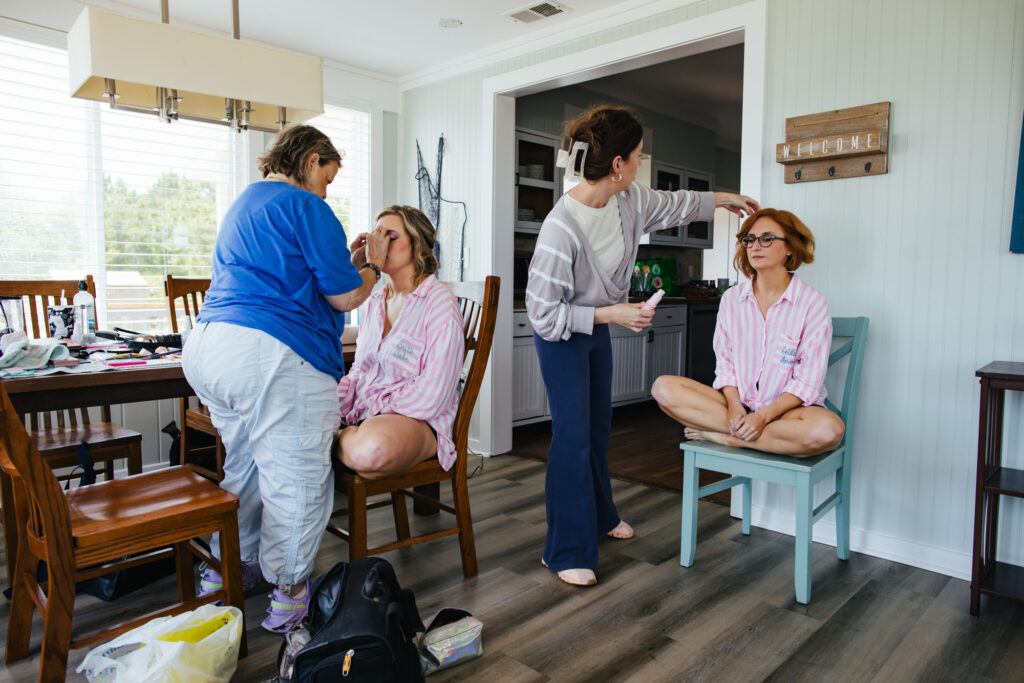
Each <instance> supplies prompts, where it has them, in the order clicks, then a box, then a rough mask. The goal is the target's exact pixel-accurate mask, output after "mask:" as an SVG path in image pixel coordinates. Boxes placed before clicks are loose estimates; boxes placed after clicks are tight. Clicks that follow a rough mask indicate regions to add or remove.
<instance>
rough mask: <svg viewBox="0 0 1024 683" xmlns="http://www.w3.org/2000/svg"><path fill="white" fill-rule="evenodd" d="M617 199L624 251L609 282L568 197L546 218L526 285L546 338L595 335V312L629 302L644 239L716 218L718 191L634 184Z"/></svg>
mask: <svg viewBox="0 0 1024 683" xmlns="http://www.w3.org/2000/svg"><path fill="white" fill-rule="evenodd" d="M618 200H619V216H620V217H621V219H622V236H623V239H624V240H625V252H624V254H623V257H622V262H621V263H620V264H619V265H618V266H617V267H616V269H615V272H614V273H613V274H612V276H611V277H609V276H608V275H607V274H606V273H605V272H604V269H603V268H601V264H600V263H599V262H598V260H597V256H596V254H595V253H594V250H593V249H592V248H591V246H590V243H589V242H588V241H587V238H586V236H584V234H583V232H582V231H581V230H580V228H579V226H578V225H577V224H576V221H575V220H574V219H573V217H572V216H571V215H570V213H569V212H568V210H566V208H565V199H564V198H562V199H559V200H558V202H557V203H556V204H555V206H554V208H553V209H551V212H550V213H549V214H548V215H547V218H545V219H544V224H543V225H542V226H541V228H540V235H539V236H538V237H537V247H536V249H535V250H534V252H533V259H532V260H531V261H530V276H529V280H528V281H527V285H526V312H527V314H528V315H529V317H530V324H531V325H533V329H534V330H535V331H536V332H537V334H538V335H540V336H541V337H542V338H544V339H547V340H548V341H560V340H565V339H568V338H569V337H570V336H571V335H572V334H573V333H574V332H580V333H582V334H592V333H593V330H594V309H595V308H599V307H601V306H610V305H612V304H617V303H621V302H623V301H626V299H627V297H628V294H629V278H630V276H631V275H632V274H633V264H634V263H635V261H636V252H637V247H638V244H639V240H640V235H641V234H643V233H648V232H654V231H655V230H664V229H665V228H671V227H673V226H676V225H684V224H686V223H692V222H693V221H710V220H711V219H712V218H713V217H714V213H715V194H714V192H690V191H688V190H679V191H677V192H667V191H663V190H652V189H650V188H648V187H644V186H642V185H637V184H636V183H633V184H632V185H630V187H629V189H628V190H624V191H622V192H620V193H619V195H618Z"/></svg>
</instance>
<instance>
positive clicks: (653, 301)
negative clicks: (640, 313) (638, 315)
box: [640, 289, 665, 311]
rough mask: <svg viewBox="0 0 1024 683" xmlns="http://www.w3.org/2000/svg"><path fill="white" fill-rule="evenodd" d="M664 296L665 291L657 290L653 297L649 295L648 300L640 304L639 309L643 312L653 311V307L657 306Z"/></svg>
mask: <svg viewBox="0 0 1024 683" xmlns="http://www.w3.org/2000/svg"><path fill="white" fill-rule="evenodd" d="M664 296H665V290H664V289H659V290H658V291H657V292H655V293H654V294H653V295H651V298H650V299H648V300H647V301H645V302H643V303H642V304H640V308H642V309H643V310H645V311H653V310H654V307H655V306H657V305H658V303H659V302H660V301H661V299H662V298H663V297H664Z"/></svg>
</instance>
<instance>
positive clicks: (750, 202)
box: [715, 192, 761, 218]
mask: <svg viewBox="0 0 1024 683" xmlns="http://www.w3.org/2000/svg"><path fill="white" fill-rule="evenodd" d="M715 207H716V208H722V209H725V210H726V211H731V212H732V213H734V214H736V215H737V216H739V217H741V218H743V217H746V216H749V215H751V214H752V213H755V212H757V211H760V210H761V205H760V204H758V203H757V200H756V199H754V198H752V197H748V196H746V195H742V194H732V193H730V192H716V193H715Z"/></svg>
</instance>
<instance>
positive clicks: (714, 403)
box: [651, 375, 846, 457]
mask: <svg viewBox="0 0 1024 683" xmlns="http://www.w3.org/2000/svg"><path fill="white" fill-rule="evenodd" d="M651 393H652V394H653V396H654V399H655V400H656V401H657V402H658V405H659V406H660V407H661V409H662V410H663V411H664V412H665V413H666V414H667V415H668V416H669V417H671V418H672V419H674V420H676V421H677V422H681V423H682V424H683V425H685V426H686V427H687V428H688V429H687V431H686V435H687V438H691V439H707V440H708V441H714V442H715V443H720V444H722V445H725V446H735V447H739V448H756V449H757V450H759V451H765V452H766V453H777V454H779V455H791V456H795V457H808V456H811V455H818V454H820V453H827V452H828V451H830V450H832V449H834V448H835V447H836V446H838V445H839V442H840V441H842V439H843V434H844V432H845V430H846V428H845V426H844V425H843V421H842V420H841V419H839V416H838V415H836V414H835V413H833V412H832V411H831V410H829V409H828V408H824V407H822V406H799V407H797V408H793V409H792V410H789V411H787V412H786V413H784V414H783V415H782V416H781V417H779V418H778V419H777V420H774V421H772V422H769V423H768V424H767V425H765V428H764V431H762V432H761V435H760V436H758V437H757V438H756V439H752V440H750V441H743V440H742V439H740V438H737V437H735V436H733V435H732V430H731V429H730V428H729V421H728V413H727V411H726V402H725V396H723V395H722V392H720V391H718V390H717V389H712V388H711V387H709V386H707V385H706V384H701V383H700V382H697V381H695V380H692V379H689V378H687V377H676V376H674V375H662V376H661V377H659V378H658V379H657V380H655V382H654V386H653V387H652V389H651Z"/></svg>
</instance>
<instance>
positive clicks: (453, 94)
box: [399, 0, 1024, 577]
mask: <svg viewBox="0 0 1024 683" xmlns="http://www.w3.org/2000/svg"><path fill="white" fill-rule="evenodd" d="M739 4H742V3H740V2H697V3H694V4H691V5H687V6H685V7H681V8H677V9H673V10H671V11H669V12H664V13H661V14H655V15H653V16H651V17H649V18H647V19H644V20H642V21H635V22H631V23H629V24H626V25H624V26H621V27H618V28H616V29H614V30H609V31H602V32H599V33H595V34H594V35H592V36H588V37H586V38H583V39H578V40H574V41H571V42H569V43H565V44H560V45H554V46H552V47H550V48H548V49H546V50H541V51H536V52H532V53H529V54H525V55H523V56H521V57H519V58H517V59H514V60H509V61H507V62H502V63H500V64H496V65H492V66H489V67H487V68H484V69H481V70H479V71H477V72H473V73H469V74H466V75H461V76H457V77H452V78H449V79H446V80H443V81H440V82H437V83H434V84H430V85H424V86H421V87H417V88H414V89H410V90H408V91H406V92H405V93H404V96H403V127H402V131H403V135H404V138H405V141H404V144H403V146H402V150H401V158H400V159H399V169H400V173H401V177H400V178H399V200H400V201H415V199H416V188H415V183H414V181H413V174H414V172H415V163H414V162H415V153H414V148H413V145H412V141H413V139H420V140H421V142H422V141H424V140H436V137H437V135H438V134H441V133H443V134H444V135H445V136H446V138H447V140H448V152H449V156H448V158H447V159H446V162H445V169H446V170H445V176H444V188H445V192H444V194H445V195H446V196H448V197H451V198H453V199H462V200H469V201H470V202H471V203H470V206H469V217H470V223H469V229H470V230H489V229H490V225H489V222H488V220H487V217H486V216H483V215H481V208H480V207H474V205H473V203H472V200H473V198H475V197H477V196H478V195H479V192H478V189H479V188H478V185H477V183H479V182H488V172H489V171H488V169H485V168H482V167H481V165H480V162H479V159H480V158H481V156H482V155H481V154H480V150H479V149H478V148H477V147H478V140H479V137H480V135H479V132H480V130H481V127H480V125H481V124H480V116H481V108H480V102H481V83H482V81H483V79H484V78H486V77H489V76H493V75H496V74H499V73H504V72H507V71H511V70H514V69H519V68H522V67H525V66H529V65H531V64H537V63H539V62H542V61H544V60H549V59H554V58H557V57H561V56H564V55H566V54H570V53H573V52H576V51H580V50H584V49H588V48H591V47H595V46H598V45H601V44H604V43H607V42H611V41H614V40H618V39H621V38H625V37H628V36H633V35H637V34H642V33H644V32H646V31H651V30H654V29H659V28H663V27H666V26H672V25H675V24H678V23H680V22H683V21H688V20H690V19H693V18H695V17H698V16H702V15H704V14H709V13H712V12H717V11H719V10H722V9H725V8H727V7H732V6H735V5H739ZM766 43H767V53H766V60H767V62H766V65H765V67H766V83H765V110H764V133H765V137H764V149H763V150H760V153H761V157H762V160H763V161H762V164H763V186H762V188H761V197H760V199H761V200H762V201H763V203H764V204H765V205H773V206H778V207H782V208H787V209H791V210H793V211H795V212H796V213H797V214H798V215H800V216H801V218H803V219H804V220H805V221H806V222H807V224H808V225H810V226H811V228H812V229H813V230H814V232H815V235H816V237H817V239H818V244H819V250H818V256H817V262H816V263H815V264H813V265H811V266H808V267H806V269H805V270H804V271H802V273H801V274H802V275H803V276H804V277H805V279H806V280H808V281H809V282H811V283H812V284H813V285H814V286H815V287H817V288H819V289H821V290H822V291H823V292H824V293H825V294H826V295H827V296H828V298H829V300H830V302H831V305H832V310H833V314H835V315H867V316H869V317H870V318H871V330H870V337H869V341H868V350H867V359H866V363H865V369H864V374H863V381H862V387H861V405H860V419H859V421H858V425H857V428H856V432H855V438H856V449H855V462H854V471H853V490H854V494H853V495H854V499H853V513H852V526H853V534H852V541H853V545H854V548H855V549H859V550H861V551H864V552H868V553H872V554H876V555H881V556H885V557H890V558H892V559H896V560H899V561H903V562H907V563H909V564H915V565H918V566H925V567H928V568H931V569H935V570H938V571H943V572H945V573H948V574H952V575H956V576H961V577H963V576H967V575H969V571H970V565H969V552H970V546H971V534H972V522H971V520H972V516H973V483H974V474H975V458H976V449H977V447H976V443H977V441H976V440H977V411H978V395H979V390H978V383H977V380H976V378H975V377H974V371H975V369H976V368H978V367H980V366H982V365H984V364H985V363H987V362H989V361H990V360H994V359H1001V360H1017V361H1022V360H1024V304H1022V303H1021V297H1022V295H1024V257H1022V256H1014V255H1010V254H1009V253H1008V244H1009V225H1010V215H1011V211H1012V190H1013V183H1014V175H1015V169H1016V155H1017V149H1018V143H1019V135H1020V125H1021V124H1020V121H1021V118H1020V117H1021V112H1022V107H1024V0H927V1H926V0H890V1H883V0H867V1H863V2H859V1H858V2H855V1H854V0H769V1H768V3H767V35H766ZM882 100H888V101H891V102H892V120H891V125H890V131H891V133H890V135H891V138H890V172H889V174H888V175H884V176H876V177H872V178H861V179H848V180H837V181H829V182H818V183H807V184H802V185H784V184H783V182H782V168H781V166H779V165H778V164H776V163H775V162H774V145H775V143H776V142H780V141H782V139H783V137H784V129H785V119H786V118H787V117H790V116H798V115H802V114H810V113H815V112H820V111H825V110H830V109H836V108H841V107H848V106H855V105H860V104H868V103H871V102H877V101H882ZM748 153H749V152H748ZM510 191H511V190H510ZM442 239H444V235H442ZM471 257H472V255H471ZM487 259H489V256H487V257H486V259H482V260H487ZM498 360H499V362H500V361H501V359H498ZM1022 416H1024V401H1022V400H1021V397H1019V396H1010V397H1009V399H1008V404H1007V411H1006V422H1007V434H1006V438H1005V442H1004V443H1005V450H1006V452H1007V456H1006V460H1007V462H1008V463H1009V464H1012V465H1016V466H1018V467H1024V419H1022ZM1020 503H1021V501H1008V502H1007V503H1005V504H1004V506H1003V515H1002V518H1001V519H1002V528H1001V534H1000V535H1001V547H1000V556H1001V559H1004V560H1006V561H1009V562H1013V563H1016V564H1024V505H1020ZM791 506H792V495H791V493H790V492H789V491H786V490H778V489H774V488H771V489H768V488H766V487H760V488H758V489H757V491H756V497H755V507H756V513H757V514H756V516H755V519H756V520H759V522H760V524H762V525H764V526H769V527H773V528H778V529H784V530H787V529H788V530H791V529H792V526H793V524H792V515H791V513H789V512H787V511H788V510H790V509H791ZM816 531H817V534H816V537H817V538H819V539H820V540H823V541H830V540H832V539H834V529H833V528H830V526H829V520H828V519H826V520H825V521H823V522H822V523H820V524H819V525H817V527H816Z"/></svg>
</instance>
